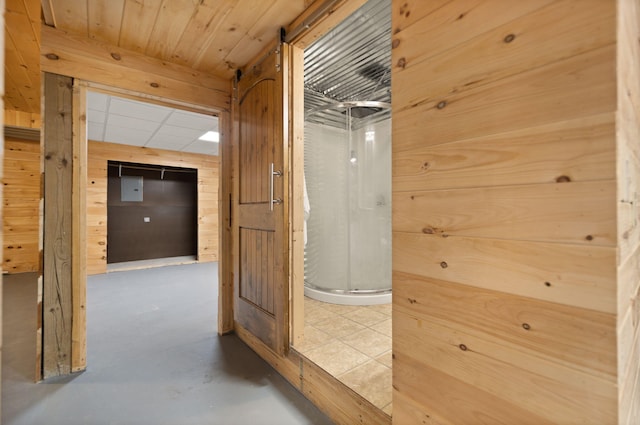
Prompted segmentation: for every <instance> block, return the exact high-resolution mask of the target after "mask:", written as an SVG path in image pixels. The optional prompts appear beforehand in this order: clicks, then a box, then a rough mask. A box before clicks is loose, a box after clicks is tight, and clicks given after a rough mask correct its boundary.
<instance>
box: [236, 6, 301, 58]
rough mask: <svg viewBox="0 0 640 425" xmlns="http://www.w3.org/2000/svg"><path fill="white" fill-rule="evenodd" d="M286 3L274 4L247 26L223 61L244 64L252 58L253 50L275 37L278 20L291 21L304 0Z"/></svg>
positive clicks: (278, 27) (261, 48)
mask: <svg viewBox="0 0 640 425" xmlns="http://www.w3.org/2000/svg"><path fill="white" fill-rule="evenodd" d="M287 4H288V7H286V8H283V7H281V6H280V5H277V4H276V5H274V6H273V7H271V8H270V9H269V10H268V11H267V12H266V13H264V14H263V15H261V16H260V18H259V19H258V21H257V22H256V23H255V24H254V25H253V26H252V27H251V28H249V31H248V32H247V34H246V36H245V37H243V38H242V39H241V40H240V42H239V43H238V44H236V45H235V47H234V48H233V49H231V51H230V52H229V54H228V55H227V56H226V57H225V62H227V63H235V64H241V65H245V64H246V63H248V62H249V61H250V60H251V59H253V56H255V53H254V52H256V51H261V50H263V49H264V48H265V47H266V46H267V44H269V43H271V42H272V41H273V40H274V38H277V36H278V31H279V30H280V25H278V22H291V21H293V20H294V19H295V18H296V17H297V16H298V15H300V14H301V13H302V12H303V11H304V0H296V1H292V0H289V1H288V2H287Z"/></svg>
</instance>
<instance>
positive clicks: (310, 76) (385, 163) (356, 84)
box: [293, 0, 392, 414]
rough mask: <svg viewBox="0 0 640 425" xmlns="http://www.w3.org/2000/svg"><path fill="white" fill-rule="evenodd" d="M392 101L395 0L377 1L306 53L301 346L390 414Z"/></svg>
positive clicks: (297, 342) (296, 343)
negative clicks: (392, 44)
mask: <svg viewBox="0 0 640 425" xmlns="http://www.w3.org/2000/svg"><path fill="white" fill-rule="evenodd" d="M390 102H391V3H390V1H388V0H370V1H368V2H367V3H365V4H364V5H363V6H362V7H361V8H360V9H358V10H357V11H355V12H354V13H353V14H352V15H351V16H349V17H348V18H346V19H345V20H344V21H343V22H342V23H341V24H339V25H338V26H336V27H335V28H334V29H333V30H331V31H329V32H328V33H326V34H325V35H324V36H323V37H321V38H319V39H318V40H317V41H316V42H314V43H313V44H311V45H309V46H308V47H306V48H305V50H304V115H305V117H304V173H303V174H304V177H303V180H304V192H305V196H304V204H305V222H304V227H305V232H304V233H305V246H304V282H301V281H297V282H295V284H294V286H295V288H296V289H297V290H300V289H301V287H302V284H303V283H304V294H305V297H304V328H303V332H302V336H301V338H294V339H293V341H294V343H293V347H294V348H295V350H296V351H297V352H299V353H300V354H302V355H303V356H305V357H306V358H308V359H309V360H310V361H312V362H314V363H316V364H317V365H318V366H320V367H321V368H323V369H324V370H325V371H327V372H328V373H330V374H331V375H333V376H334V377H335V378H336V379H338V380H339V381H341V382H342V383H344V384H345V385H347V386H348V387H350V388H351V389H353V390H354V391H355V392H357V393H358V394H360V395H361V396H363V397H364V398H365V399H367V400H368V401H370V402H371V403H372V404H373V405H375V406H376V407H378V408H380V409H382V410H383V411H384V412H386V413H387V414H391V410H392V404H391V399H392V383H391V381H392V379H391V363H392V362H391V358H392V355H391V345H392V344H391V108H390ZM294 318H295V316H294ZM298 320H299V319H298ZM298 326H299V324H298Z"/></svg>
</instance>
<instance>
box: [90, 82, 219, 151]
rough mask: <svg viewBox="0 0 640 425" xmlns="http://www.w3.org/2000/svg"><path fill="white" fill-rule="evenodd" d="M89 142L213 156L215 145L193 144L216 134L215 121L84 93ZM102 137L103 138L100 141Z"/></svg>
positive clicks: (120, 99)
mask: <svg viewBox="0 0 640 425" xmlns="http://www.w3.org/2000/svg"><path fill="white" fill-rule="evenodd" d="M87 107H88V109H89V111H88V121H89V122H88V136H89V138H90V139H91V140H98V141H106V142H111V143H120V144H124V145H132V146H146V147H150V148H157V149H168V150H175V151H184V152H193V153H198V154H207V155H217V154H218V144H217V143H211V142H204V141H201V140H197V139H198V137H200V136H202V135H203V134H204V133H205V132H207V131H218V117H214V116H208V115H204V114H198V113H195V112H189V111H181V110H176V109H172V108H168V107H164V106H159V105H153V104H148V103H144V102H137V101H133V100H130V99H122V98H118V97H115V96H107V95H103V94H101V93H93V92H89V93H88V99H87ZM103 136H104V138H103Z"/></svg>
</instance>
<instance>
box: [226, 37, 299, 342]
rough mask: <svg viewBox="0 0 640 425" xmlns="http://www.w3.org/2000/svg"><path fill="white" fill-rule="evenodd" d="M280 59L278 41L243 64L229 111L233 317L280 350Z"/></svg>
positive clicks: (283, 235) (283, 164) (285, 306)
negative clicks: (232, 122) (233, 122)
mask: <svg viewBox="0 0 640 425" xmlns="http://www.w3.org/2000/svg"><path fill="white" fill-rule="evenodd" d="M287 60H288V46H286V45H284V44H283V45H280V46H278V48H277V49H274V50H272V51H271V52H270V53H269V55H268V56H266V57H265V58H264V60H263V61H261V62H257V63H256V64H255V66H254V67H253V68H251V69H249V70H247V72H246V75H244V76H243V77H242V78H241V79H240V81H238V82H237V100H235V102H237V105H236V106H235V107H234V109H233V110H234V113H236V114H237V118H234V119H237V120H238V125H237V129H238V132H237V133H235V134H234V135H233V137H234V144H233V145H234V147H235V149H234V157H233V161H234V167H233V170H234V172H235V174H234V176H233V180H234V194H235V195H236V196H235V198H236V199H235V200H234V205H233V209H234V216H233V221H234V227H233V238H234V242H233V245H234V248H235V251H234V253H233V256H234V308H233V309H234V320H235V322H236V323H238V324H240V325H242V326H243V327H244V328H246V329H247V330H248V331H250V332H251V333H252V334H254V335H255V336H256V337H258V338H259V339H261V341H263V342H264V343H265V344H266V345H267V346H269V347H270V348H271V349H272V350H273V351H275V352H276V353H278V354H280V355H284V353H286V352H287V351H288V349H289V284H288V279H289V252H288V247H289V245H288V242H289V225H288V224H289V223H288V214H287V209H288V205H289V203H288V199H287V195H288V189H287V185H286V184H285V182H286V181H287V179H288V169H287V164H288V160H287V158H288V155H289V152H288V146H287V145H288V128H286V126H287V120H286V115H285V113H284V108H286V107H287V106H286V103H285V99H286V96H287V90H286V87H287V81H286V80H287V79H288V65H287ZM271 167H273V173H274V174H271V173H272V169H271ZM275 172H279V175H276V174H275ZM270 189H271V190H270ZM271 195H273V198H270V196H271ZM271 199H279V200H280V201H279V202H274V203H272V202H270V200H271Z"/></svg>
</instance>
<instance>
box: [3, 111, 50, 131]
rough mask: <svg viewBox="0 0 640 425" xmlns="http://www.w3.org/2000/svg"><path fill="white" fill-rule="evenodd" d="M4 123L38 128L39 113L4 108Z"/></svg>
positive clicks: (39, 123) (39, 122)
mask: <svg viewBox="0 0 640 425" xmlns="http://www.w3.org/2000/svg"><path fill="white" fill-rule="evenodd" d="M4 125H11V126H14V127H25V128H37V129H40V125H41V121H40V114H39V113H33V112H23V111H16V110H11V109H5V110H4Z"/></svg>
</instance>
